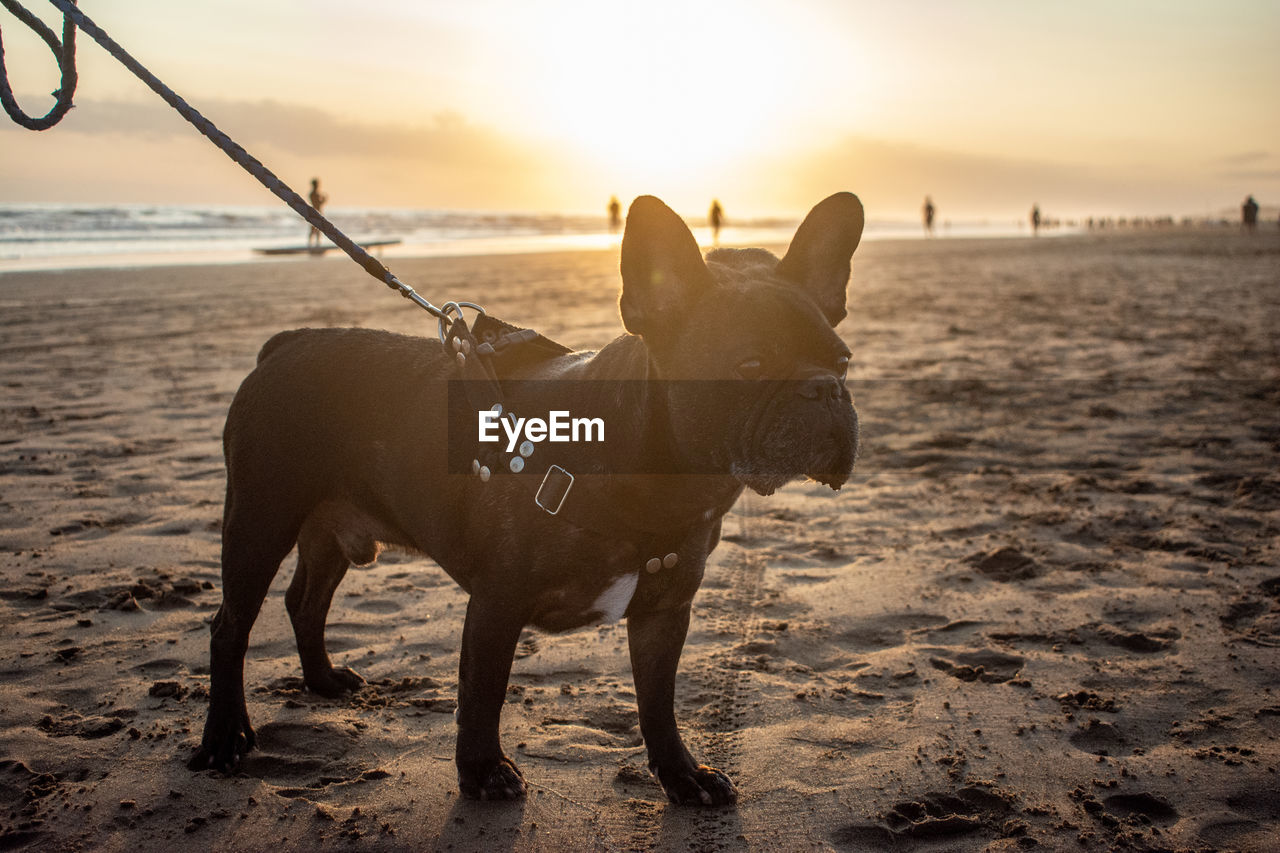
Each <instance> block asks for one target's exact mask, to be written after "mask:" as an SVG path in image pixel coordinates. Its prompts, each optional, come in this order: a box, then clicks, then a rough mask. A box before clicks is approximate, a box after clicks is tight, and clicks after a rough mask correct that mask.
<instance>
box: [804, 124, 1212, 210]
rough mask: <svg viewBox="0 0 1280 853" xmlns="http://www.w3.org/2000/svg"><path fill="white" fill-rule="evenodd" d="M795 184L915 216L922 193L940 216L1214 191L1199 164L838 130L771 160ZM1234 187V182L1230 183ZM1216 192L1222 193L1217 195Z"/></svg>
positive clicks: (1125, 203)
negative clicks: (956, 144)
mask: <svg viewBox="0 0 1280 853" xmlns="http://www.w3.org/2000/svg"><path fill="white" fill-rule="evenodd" d="M780 168H781V171H780V174H781V175H784V176H785V177H786V180H788V181H790V182H791V184H792V185H793V186H794V187H795V188H796V189H797V190H800V189H801V188H805V189H808V190H809V192H810V193H811V194H812V192H813V191H814V190H813V189H810V188H825V190H826V191H828V192H829V191H832V190H835V189H844V188H848V189H852V190H853V191H855V192H857V193H858V194H859V196H861V197H862V199H863V203H864V204H866V206H867V210H868V216H870V217H875V216H877V215H878V216H881V217H889V218H892V217H898V218H901V217H904V216H911V217H914V216H917V215H918V211H919V207H920V204H921V202H922V201H923V199H924V196H925V195H931V196H932V197H933V199H934V202H935V203H936V204H937V206H938V210H939V215H940V216H942V217H943V218H944V219H946V218H952V217H953V218H955V219H958V220H963V219H973V218H978V217H993V218H994V217H1013V218H1019V219H1020V218H1022V217H1025V215H1026V211H1028V210H1029V209H1030V208H1031V205H1032V204H1039V205H1040V207H1041V209H1042V210H1044V211H1045V212H1046V213H1047V214H1052V215H1058V216H1087V215H1090V214H1094V213H1114V212H1128V213H1132V214H1144V215H1154V214H1161V213H1180V212H1185V211H1196V210H1200V209H1202V208H1203V205H1204V203H1205V202H1206V200H1210V199H1213V198H1217V197H1219V196H1221V195H1222V187H1221V186H1220V185H1219V184H1218V178H1217V176H1214V175H1212V174H1210V173H1209V170H1201V171H1194V170H1181V171H1179V170H1176V169H1174V168H1172V167H1169V166H1158V165H1153V164H1149V163H1144V162H1142V161H1141V151H1128V150H1120V151H1117V153H1116V156H1115V158H1114V160H1113V161H1112V162H1111V163H1107V164H1086V163H1072V162H1060V161H1053V160H1049V159H1039V158H1037V157H1036V156H1035V152H1034V151H1029V152H1028V153H1027V156H1025V157H995V156H986V155H979V154H971V153H966V152H960V151H950V150H947V149H945V148H942V147H937V148H933V147H927V146H922V145H916V144H911V143H903V142H896V141H893V140H883V139H875V138H869V137H847V138H844V139H842V140H840V141H838V142H836V143H833V144H831V145H829V146H826V147H822V148H819V149H817V150H815V151H812V152H811V153H809V154H808V155H799V156H796V157H794V158H793V159H792V162H791V163H790V164H784V165H783V166H781V167H780ZM1232 193H1234V190H1232ZM1224 197H1225V196H1224Z"/></svg>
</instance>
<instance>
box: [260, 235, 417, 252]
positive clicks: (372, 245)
mask: <svg viewBox="0 0 1280 853" xmlns="http://www.w3.org/2000/svg"><path fill="white" fill-rule="evenodd" d="M399 243H400V240H399V239H398V238H393V239H388V240H362V241H360V242H359V245H360V247H361V248H364V249H380V248H382V247H383V246H396V245H399ZM337 248H338V247H337V246H335V245H333V244H332V243H325V244H323V245H319V246H267V247H265V248H262V249H254V251H255V252H257V253H258V254H260V255H323V254H324V253H325V252H331V251H333V250H335V249H337Z"/></svg>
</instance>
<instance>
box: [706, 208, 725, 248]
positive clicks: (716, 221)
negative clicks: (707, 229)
mask: <svg viewBox="0 0 1280 853" xmlns="http://www.w3.org/2000/svg"><path fill="white" fill-rule="evenodd" d="M707 221H708V222H710V223H711V241H712V242H713V243H715V244H716V245H719V244H720V226H721V225H723V224H724V208H723V207H721V206H720V199H718V198H713V199H712V200H711V212H710V213H708V214H707Z"/></svg>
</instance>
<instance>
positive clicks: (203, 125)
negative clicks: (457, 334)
mask: <svg viewBox="0 0 1280 853" xmlns="http://www.w3.org/2000/svg"><path fill="white" fill-rule="evenodd" d="M49 2H50V3H52V4H53V5H54V6H55V7H56V8H57V9H58V10H59V11H60V12H62V40H61V41H59V40H58V37H57V36H56V35H55V34H54V32H53V30H51V29H49V27H48V26H46V25H45V24H44V22H43V21H41V20H40V19H39V18H37V17H36V16H35V15H33V14H31V12H29V11H27V10H26V9H25V8H23V7H22V6H21V5H20V4H19V3H18V2H17V0H0V3H2V4H4V7H5V8H6V9H8V10H9V11H10V12H12V13H13V14H14V16H15V17H16V18H17V19H18V20H19V21H21V22H22V23H24V24H26V25H27V26H28V27H30V28H31V29H32V30H33V31H34V32H35V33H36V34H37V35H38V36H40V38H41V39H43V40H44V42H45V44H47V45H48V46H49V49H50V50H52V51H53V55H54V56H55V57H56V58H57V60H58V68H59V69H60V70H61V72H62V84H61V86H60V87H59V89H58V91H57V92H55V93H54V97H55V99H56V101H55V103H54V106H53V109H51V110H50V111H49V113H48V114H47V115H45V116H44V117H42V118H38V119H33V118H31V117H30V116H28V115H27V114H26V113H24V112H23V111H22V109H21V108H20V107H19V106H18V102H17V100H16V99H15V98H14V96H13V91H12V89H11V88H10V86H9V75H8V71H7V70H6V69H5V66H4V41H3V38H0V103H2V104H3V106H4V110H5V112H6V113H8V114H9V117H10V118H12V119H13V120H14V121H15V122H17V123H18V124H20V125H22V126H23V127H25V128H27V129H29V130H48V129H49V128H51V127H53V126H54V125H55V124H57V123H58V122H59V121H61V120H62V118H63V116H65V115H66V114H67V111H68V110H70V109H71V107H72V103H71V96H72V95H73V94H74V93H75V88H76V82H77V75H76V56H75V51H76V43H75V31H76V28H77V27H79V28H80V29H82V30H84V32H85V33H86V34H87V35H89V36H90V37H92V38H93V40H94V41H96V42H97V43H98V44H100V45H101V46H102V47H103V49H104V50H106V51H107V52H108V53H110V54H111V55H112V56H114V57H115V58H116V59H117V60H119V61H120V63H121V64H122V65H124V67H125V68H128V69H129V70H130V71H132V72H133V74H134V76H135V77H137V78H138V79H139V80H141V81H142V82H143V83H146V84H147V86H148V87H150V89H151V90H152V91H153V92H155V93H156V94H157V95H159V96H160V97H161V98H163V99H164V100H165V102H166V103H167V104H169V106H171V107H173V108H174V109H175V110H177V111H178V113H179V114H181V116H182V117H183V118H185V119H186V120H187V121H189V122H190V123H191V124H192V125H193V126H194V127H195V128H196V130H198V131H200V133H201V134H203V135H204V136H205V137H206V138H208V140H209V141H210V142H212V143H213V144H214V145H216V146H218V148H220V149H221V150H222V152H223V153H224V154H226V155H227V156H228V157H230V158H231V159H232V160H234V161H235V162H236V163H238V164H239V165H240V167H241V168H243V169H244V170H245V171H247V172H248V173H249V174H251V175H253V176H254V177H255V178H257V179H258V182H259V183H261V184H262V185H263V186H264V187H266V188H267V189H269V190H271V192H272V193H274V194H275V195H276V197H277V198H279V199H280V200H281V201H283V202H284V203H285V204H287V205H289V207H291V208H293V210H294V211H295V212H296V213H297V214H298V215H299V216H301V217H302V218H303V219H305V220H306V221H307V222H309V223H310V224H311V225H312V226H313V227H314V228H316V229H317V230H318V231H320V233H322V234H324V235H325V236H326V237H328V238H329V239H330V240H332V241H333V243H334V245H336V246H337V247H338V248H340V249H342V251H344V252H346V253H347V255H348V256H350V258H351V259H352V260H353V261H355V262H356V263H357V264H359V265H360V266H361V267H363V268H364V271H365V272H367V273H369V275H371V276H373V277H374V278H376V279H378V280H379V281H381V282H382V283H383V284H385V285H386V286H387V287H389V288H391V289H392V290H397V291H399V292H400V295H401V296H403V297H404V298H405V299H408V300H409V301H410V302H412V303H414V304H415V305H417V306H418V307H419V308H422V309H424V310H425V311H427V312H428V313H429V314H431V315H432V316H433V317H435V318H437V319H438V320H439V321H440V322H441V324H442V329H443V324H444V323H445V322H447V321H448V320H449V319H450V317H451V316H461V314H462V308H463V307H464V306H466V307H472V308H477V309H479V306H475V305H472V304H470V303H457V302H450V303H447V304H446V305H445V306H444V308H437V307H436V306H434V305H432V304H431V303H430V302H428V301H427V300H426V299H424V298H423V297H422V296H420V295H419V294H418V293H417V291H415V290H414V289H413V288H412V287H409V286H408V285H407V284H405V283H404V282H402V281H400V279H398V278H396V277H395V275H393V274H392V273H391V271H390V270H388V269H387V268H386V267H384V266H383V265H382V263H381V262H379V261H378V259H377V258H375V257H373V256H372V255H370V254H369V253H368V252H366V251H365V250H364V248H362V247H361V246H359V245H357V244H356V243H354V242H352V241H351V239H350V238H349V237H347V235H345V234H343V233H342V232H341V231H339V230H338V228H337V226H335V225H334V224H333V223H332V222H330V221H329V220H328V219H326V218H325V217H324V216H323V215H322V214H321V213H320V211H318V210H316V209H315V208H314V207H312V206H311V205H309V204H307V202H306V201H305V200H304V199H303V198H302V196H300V195H298V194H297V193H296V192H294V191H293V190H292V189H291V188H290V187H289V185H288V184H286V183H285V182H284V181H282V180H280V179H279V178H278V177H276V176H275V174H274V173H272V171H271V170H270V169H268V168H267V167H266V166H264V165H262V163H261V161H259V160H258V159H257V158H256V157H254V156H253V155H251V154H250V153H249V152H248V151H245V150H244V148H242V147H241V146H240V145H239V144H238V143H237V142H236V141H235V140H233V139H232V138H231V137H229V136H227V135H226V134H225V133H223V132H222V131H221V130H219V129H218V128H217V127H216V126H215V125H214V123H213V122H211V121H209V120H208V119H207V118H205V117H204V116H203V115H201V114H200V113H199V112H197V111H196V110H195V109H194V108H193V107H192V106H191V105H190V104H188V103H187V102H186V101H184V100H183V99H182V98H181V97H179V96H178V95H177V94H176V93H175V92H174V91H173V90H172V89H170V88H169V87H168V86H166V85H165V84H164V83H163V82H161V81H160V79H159V78H158V77H156V76H155V75H154V74H152V73H151V72H150V71H148V70H147V69H146V68H145V67H144V66H143V65H142V63H140V62H138V60H136V59H134V58H133V57H132V56H130V55H129V53H128V52H127V51H126V50H125V49H124V48H122V47H121V46H120V45H119V44H117V43H116V42H115V40H114V39H112V38H111V36H109V35H107V34H106V32H105V31H104V30H103V29H102V28H101V27H99V26H98V25H97V24H95V23H94V22H93V21H92V20H90V19H89V17H88V16H86V15H85V14H84V12H81V11H80V10H79V9H78V8H76V5H75V0H49ZM479 310H480V311H481V313H483V309H479Z"/></svg>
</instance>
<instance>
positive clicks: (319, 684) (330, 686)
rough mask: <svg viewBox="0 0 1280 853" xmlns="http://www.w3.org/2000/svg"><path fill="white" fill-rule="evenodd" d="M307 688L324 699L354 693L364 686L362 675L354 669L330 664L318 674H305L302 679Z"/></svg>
mask: <svg viewBox="0 0 1280 853" xmlns="http://www.w3.org/2000/svg"><path fill="white" fill-rule="evenodd" d="M303 680H304V681H305V682H306V685H307V689H308V690H310V691H311V692H312V693H317V694H319V695H321V696H323V697H325V698H326V699H336V698H337V697H339V696H343V695H345V694H347V693H354V692H355V691H357V690H359V689H360V688H361V687H364V683H365V682H364V677H363V676H361V675H360V673H358V672H356V671H355V670H354V669H351V668H350V667H345V666H331V667H329V669H328V670H326V671H324V672H321V673H319V674H310V675H306V676H305V677H304V679H303Z"/></svg>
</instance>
